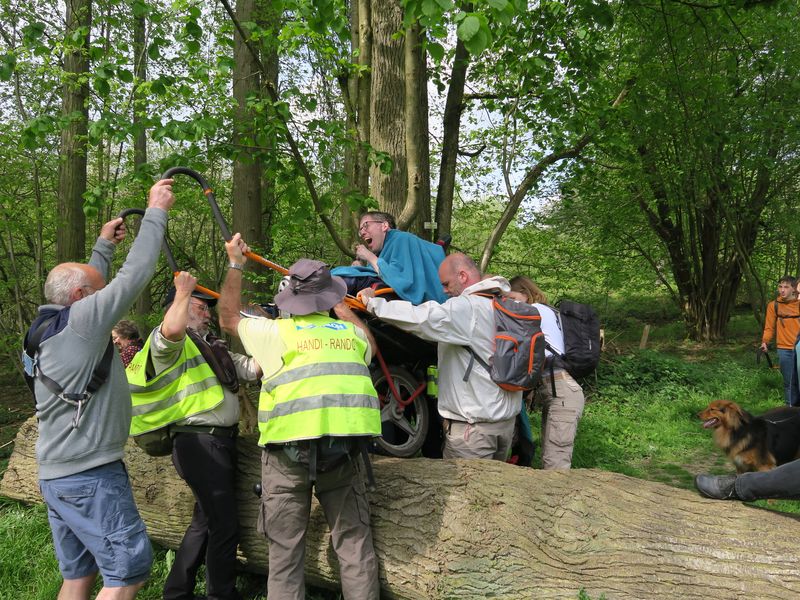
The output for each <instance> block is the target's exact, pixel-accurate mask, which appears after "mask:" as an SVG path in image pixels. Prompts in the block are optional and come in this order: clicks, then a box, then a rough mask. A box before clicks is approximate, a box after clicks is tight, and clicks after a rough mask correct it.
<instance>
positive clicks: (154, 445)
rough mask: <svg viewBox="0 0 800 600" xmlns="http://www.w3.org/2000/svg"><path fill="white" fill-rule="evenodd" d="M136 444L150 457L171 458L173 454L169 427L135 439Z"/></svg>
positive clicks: (166, 426) (149, 432)
mask: <svg viewBox="0 0 800 600" xmlns="http://www.w3.org/2000/svg"><path fill="white" fill-rule="evenodd" d="M133 441H134V443H135V444H136V445H137V446H139V448H141V449H142V450H144V451H145V453H146V454H147V455H148V456H169V455H170V454H172V436H171V435H170V431H169V425H165V426H164V427H161V428H159V429H155V430H153V431H148V432H147V433H143V434H141V435H137V436H134V437H133Z"/></svg>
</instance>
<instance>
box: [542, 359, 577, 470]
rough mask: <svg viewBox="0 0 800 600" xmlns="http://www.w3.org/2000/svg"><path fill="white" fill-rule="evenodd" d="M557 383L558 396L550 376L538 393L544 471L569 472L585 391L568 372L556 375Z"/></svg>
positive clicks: (545, 378)
mask: <svg viewBox="0 0 800 600" xmlns="http://www.w3.org/2000/svg"><path fill="white" fill-rule="evenodd" d="M554 379H555V384H556V395H555V396H553V384H552V380H551V378H550V376H549V373H547V372H545V376H544V377H543V378H542V384H541V385H540V386H539V388H538V390H537V392H536V401H537V402H539V403H541V405H542V468H543V469H569V468H570V467H571V466H572V448H573V446H574V445H575V434H576V433H577V431H578V421H580V419H581V416H582V415H583V405H584V397H583V389H582V388H581V386H580V384H578V382H577V381H575V380H574V379H573V378H572V377H571V376H570V375H569V373H567V372H566V371H557V372H556V373H555V376H554Z"/></svg>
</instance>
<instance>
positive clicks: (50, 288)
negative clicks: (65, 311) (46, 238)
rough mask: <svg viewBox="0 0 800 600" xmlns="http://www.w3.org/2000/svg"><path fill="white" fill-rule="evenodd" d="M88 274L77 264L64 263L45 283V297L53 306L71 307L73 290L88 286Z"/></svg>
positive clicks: (51, 272) (52, 272)
mask: <svg viewBox="0 0 800 600" xmlns="http://www.w3.org/2000/svg"><path fill="white" fill-rule="evenodd" d="M86 281H87V278H86V272H85V271H84V270H83V269H82V268H81V265H78V264H77V263H62V264H60V265H57V266H56V267H54V268H53V270H52V271H50V273H49V274H48V275H47V280H46V281H45V282H44V297H45V298H47V301H48V302H50V303H52V304H60V305H62V306H67V305H69V303H70V302H69V297H70V295H71V294H72V290H74V289H75V288H77V287H80V286H82V285H86Z"/></svg>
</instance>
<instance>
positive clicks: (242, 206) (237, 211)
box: [232, 0, 269, 286]
mask: <svg viewBox="0 0 800 600" xmlns="http://www.w3.org/2000/svg"><path fill="white" fill-rule="evenodd" d="M256 15H257V9H256V1H255V0H238V1H237V2H236V16H237V18H238V19H239V22H241V23H248V22H254V21H255V20H256ZM233 56H234V68H233V97H234V99H235V100H236V112H235V119H234V123H233V124H234V130H233V144H234V148H235V150H236V155H235V156H236V157H235V159H234V161H233V190H232V196H233V231H238V232H240V233H241V234H242V237H243V238H244V239H245V240H247V241H249V242H250V243H253V242H257V243H260V242H261V234H262V229H261V214H262V213H261V210H262V209H261V171H262V166H261V160H260V157H259V156H258V154H259V152H258V150H257V149H256V146H257V144H256V133H255V131H253V128H252V124H253V123H254V115H253V113H252V111H251V110H250V109H249V108H248V106H247V103H248V98H252V96H259V97H260V96H261V95H262V94H261V79H260V69H259V65H258V63H257V61H256V59H255V57H254V56H253V54H252V53H251V52H250V50H249V49H248V48H247V46H246V45H245V42H244V40H242V38H241V36H240V35H239V34H238V32H234V36H233ZM254 150H255V151H254ZM268 150H269V149H267V148H265V149H264V151H268ZM255 268H256V270H259V271H260V270H261V269H260V267H259V266H258V265H256V267H255ZM245 285H248V286H249V282H248V284H245Z"/></svg>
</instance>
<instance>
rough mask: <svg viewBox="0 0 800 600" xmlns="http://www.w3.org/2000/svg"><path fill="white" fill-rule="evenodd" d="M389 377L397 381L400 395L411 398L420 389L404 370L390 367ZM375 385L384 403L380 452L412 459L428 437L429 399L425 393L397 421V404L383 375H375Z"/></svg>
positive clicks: (378, 373)
mask: <svg viewBox="0 0 800 600" xmlns="http://www.w3.org/2000/svg"><path fill="white" fill-rule="evenodd" d="M389 374H390V376H391V378H392V380H393V381H394V385H395V386H396V387H397V389H398V391H399V392H400V395H401V396H402V397H403V398H408V397H409V396H410V395H411V394H412V393H414V390H415V389H417V387H418V386H419V384H420V383H422V382H421V381H418V380H417V379H416V378H415V377H414V376H413V375H411V373H409V372H408V371H407V370H406V369H403V368H402V367H394V366H390V367H389ZM372 383H373V384H374V385H375V389H376V390H377V391H378V397H379V398H381V399H382V401H381V429H382V435H381V437H379V438H378V439H377V442H376V443H377V445H378V448H379V449H381V450H383V451H384V452H385V453H387V454H389V455H391V456H397V457H399V458H410V457H412V456H414V455H415V454H416V453H417V452H419V449H420V448H422V445H423V444H424V443H425V436H426V435H428V423H429V421H430V413H429V412H428V397H427V396H426V395H425V394H424V393H422V394H420V395H419V396H417V397H416V398H415V399H414V402H412V403H411V404H409V405H408V406H406V407H405V409H403V412H402V414H401V415H400V416H399V417H398V416H397V414H396V412H395V410H394V408H395V407H396V406H397V403H396V401H395V399H394V396H392V394H391V392H390V391H389V385H388V383H387V381H386V377H385V376H384V374H383V373H382V372H381V371H375V372H374V373H373V374H372Z"/></svg>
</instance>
